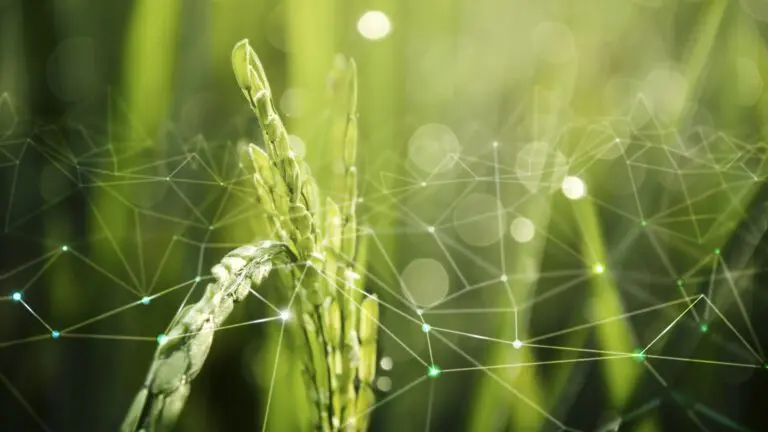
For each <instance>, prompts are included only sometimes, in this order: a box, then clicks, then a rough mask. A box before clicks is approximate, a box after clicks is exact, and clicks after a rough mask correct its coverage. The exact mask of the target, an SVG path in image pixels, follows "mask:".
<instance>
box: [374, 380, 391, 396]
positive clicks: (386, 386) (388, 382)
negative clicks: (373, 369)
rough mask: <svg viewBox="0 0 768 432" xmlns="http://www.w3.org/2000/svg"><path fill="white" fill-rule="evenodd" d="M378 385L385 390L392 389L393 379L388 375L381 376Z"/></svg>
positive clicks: (377, 381)
mask: <svg viewBox="0 0 768 432" xmlns="http://www.w3.org/2000/svg"><path fill="white" fill-rule="evenodd" d="M376 387H378V389H379V390H381V391H383V392H386V391H390V390H392V380H391V379H389V378H388V377H380V378H379V379H377V380H376Z"/></svg>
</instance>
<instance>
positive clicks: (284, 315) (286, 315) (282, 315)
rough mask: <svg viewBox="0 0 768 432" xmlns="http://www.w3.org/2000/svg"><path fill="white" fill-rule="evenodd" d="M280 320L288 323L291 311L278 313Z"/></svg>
mask: <svg viewBox="0 0 768 432" xmlns="http://www.w3.org/2000/svg"><path fill="white" fill-rule="evenodd" d="M280 319H281V320H283V321H288V320H289V319H291V311H289V310H283V311H280Z"/></svg>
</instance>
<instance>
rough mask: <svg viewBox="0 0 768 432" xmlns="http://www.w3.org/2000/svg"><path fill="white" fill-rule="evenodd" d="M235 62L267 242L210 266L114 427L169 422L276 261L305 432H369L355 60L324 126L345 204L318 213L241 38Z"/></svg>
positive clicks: (339, 83)
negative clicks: (228, 322)
mask: <svg viewBox="0 0 768 432" xmlns="http://www.w3.org/2000/svg"><path fill="white" fill-rule="evenodd" d="M232 66H233V70H234V72H235V78H236V80H237V83H238V85H239V86H240V88H241V90H242V92H243V94H244V95H245V97H246V99H247V100H248V102H249V103H250V105H251V108H252V109H253V111H254V112H255V114H256V117H257V118H258V120H259V123H260V125H261V130H262V135H263V138H264V143H265V148H266V151H264V150H262V149H261V148H259V147H257V146H256V145H253V144H251V145H249V146H248V147H247V149H245V151H244V154H245V156H246V157H247V159H249V161H250V164H251V165H252V172H253V180H254V186H255V193H256V197H257V200H258V202H259V204H260V205H261V206H262V208H263V210H264V212H265V214H266V221H267V224H268V226H269V231H270V232H271V233H272V235H273V237H274V239H275V240H274V241H266V242H262V243H258V244H256V245H251V246H244V247H242V248H239V249H237V250H235V251H233V252H231V253H230V254H229V255H227V257H225V258H224V260H222V262H221V263H220V264H219V265H217V266H215V267H214V269H213V272H214V276H215V277H216V282H215V283H213V284H211V285H209V286H208V289H207V291H206V294H205V295H204V296H203V298H202V299H201V300H200V301H199V302H198V303H197V304H195V305H193V306H189V307H187V308H185V309H184V311H183V312H182V313H181V315H180V318H179V319H178V321H177V322H176V323H175V325H174V326H173V327H172V330H171V331H170V332H169V334H168V336H167V340H165V341H164V343H161V344H160V346H159V347H158V349H157V352H156V354H155V359H154V361H153V364H152V366H151V367H150V371H149V374H148V376H147V380H146V381H145V384H144V386H143V388H142V390H141V391H140V392H139V394H138V395H137V396H136V399H135V401H134V404H133V405H132V407H131V409H130V410H129V413H128V416H127V417H126V420H125V422H124V424H123V428H122V430H123V431H143V430H167V429H170V428H171V427H172V426H173V424H174V423H175V421H176V419H177V417H178V415H179V413H180V411H181V409H182V408H183V406H184V402H185V401H186V397H187V395H188V393H189V389H190V382H191V380H192V379H193V378H194V377H195V375H197V373H198V372H199V371H200V368H201V367H202V364H203V362H204V360H205V357H206V355H207V353H208V350H209V349H210V345H211V342H212V340H213V331H214V330H215V329H216V328H217V327H218V326H219V325H220V324H221V322H223V321H224V319H226V317H227V316H228V315H229V313H230V311H231V309H232V306H233V304H234V303H235V302H237V301H240V300H242V299H243V298H244V297H245V295H246V294H247V293H248V289H249V288H250V285H251V284H254V285H256V286H258V285H259V284H261V282H262V281H263V280H264V279H265V278H266V277H267V275H268V274H269V272H270V270H271V269H272V268H273V267H275V265H276V264H278V263H279V264H285V263H287V264H292V265H290V266H287V267H288V268H290V270H289V273H288V274H282V275H281V276H283V285H285V286H284V287H283V288H285V293H284V294H287V295H288V296H289V297H290V298H291V309H292V310H291V316H293V317H296V318H295V319H293V320H291V321H292V322H291V323H290V325H288V328H289V331H292V332H293V333H294V336H295V339H296V340H297V341H299V343H298V348H299V349H300V351H301V352H302V354H303V355H302V358H303V360H304V368H303V376H304V378H305V380H306V382H307V385H308V387H309V388H310V398H311V401H312V405H313V406H314V408H315V409H314V413H313V416H312V423H313V424H312V425H311V426H312V428H313V429H315V430H321V431H340V430H351V431H355V430H365V429H367V426H368V412H369V411H370V409H371V407H372V406H373V403H374V393H373V387H372V382H373V378H374V376H375V370H376V349H377V326H378V313H379V305H378V301H377V299H376V296H375V295H370V294H365V293H364V291H363V289H362V282H361V278H360V276H359V273H360V272H359V268H360V266H361V264H362V261H363V260H364V253H363V252H362V250H361V251H358V250H357V247H358V245H357V220H356V216H355V204H356V202H357V171H356V168H355V165H354V163H355V158H356V149H357V113H356V101H357V83H356V68H355V64H354V62H352V61H342V62H338V63H337V65H336V70H334V74H333V75H332V76H333V77H335V81H334V85H335V88H334V95H335V97H337V98H344V104H343V105H344V106H345V109H343V110H340V111H339V113H340V114H338V115H335V116H334V117H333V118H332V122H333V123H334V125H333V126H334V127H336V128H337V129H339V130H343V131H344V132H343V134H342V135H341V137H342V142H341V145H342V146H343V155H344V164H345V167H346V169H345V191H344V198H343V202H342V205H341V206H339V205H337V204H336V203H335V202H334V201H333V200H331V199H330V198H328V199H326V203H325V207H324V208H321V207H320V206H319V202H320V199H319V192H318V188H317V185H316V183H315V180H314V178H313V177H312V175H311V172H310V170H309V167H308V166H307V165H306V164H305V163H304V162H303V161H302V160H301V159H300V158H298V157H297V155H296V154H295V153H294V152H293V151H292V150H291V147H290V143H289V138H288V132H287V131H286V129H285V126H284V125H283V123H282V120H281V119H280V117H279V116H278V114H277V111H276V110H275V106H274V102H273V98H272V93H271V89H270V87H269V83H268V81H267V79H266V75H265V73H264V69H263V67H262V65H261V63H260V61H259V59H258V57H257V56H256V53H255V52H254V51H253V49H252V48H251V47H250V45H249V44H248V41H247V40H243V41H241V42H239V43H238V44H236V45H235V47H234V49H233V51H232ZM321 227H322V228H323V229H321ZM294 287H296V291H295V292H293V288H294Z"/></svg>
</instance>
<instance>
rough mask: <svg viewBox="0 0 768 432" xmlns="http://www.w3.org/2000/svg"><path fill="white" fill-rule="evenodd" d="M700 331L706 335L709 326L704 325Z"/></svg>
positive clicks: (700, 327)
mask: <svg viewBox="0 0 768 432" xmlns="http://www.w3.org/2000/svg"><path fill="white" fill-rule="evenodd" d="M699 330H701V332H702V333H706V332H708V331H709V324H707V323H703V324H702V325H700V326H699Z"/></svg>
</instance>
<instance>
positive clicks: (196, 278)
mask: <svg viewBox="0 0 768 432" xmlns="http://www.w3.org/2000/svg"><path fill="white" fill-rule="evenodd" d="M202 279H203V278H202V277H200V276H196V277H195V282H200V281H201V280H202Z"/></svg>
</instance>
